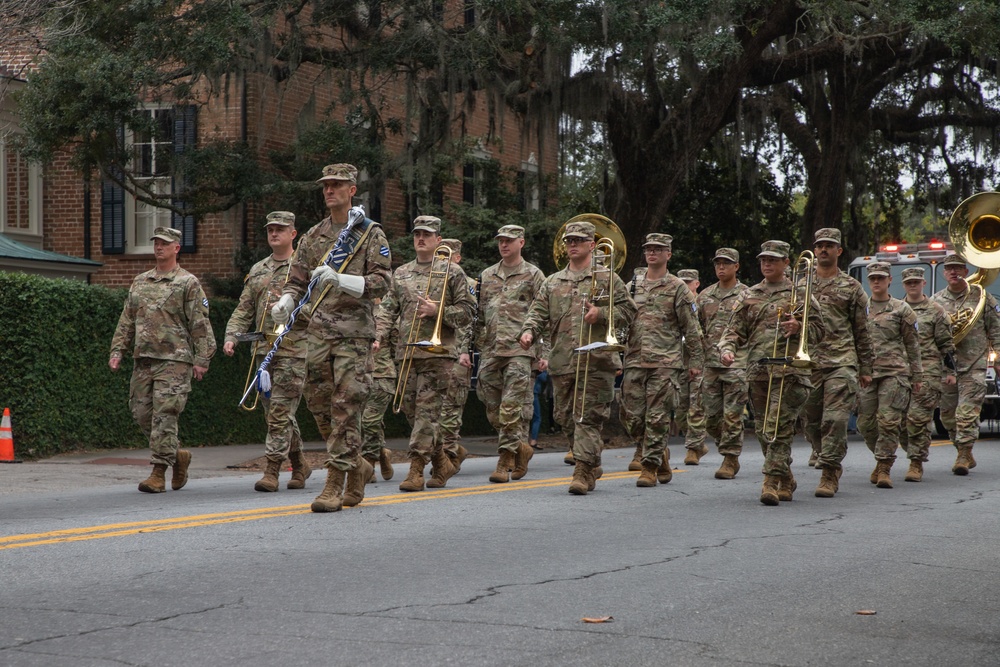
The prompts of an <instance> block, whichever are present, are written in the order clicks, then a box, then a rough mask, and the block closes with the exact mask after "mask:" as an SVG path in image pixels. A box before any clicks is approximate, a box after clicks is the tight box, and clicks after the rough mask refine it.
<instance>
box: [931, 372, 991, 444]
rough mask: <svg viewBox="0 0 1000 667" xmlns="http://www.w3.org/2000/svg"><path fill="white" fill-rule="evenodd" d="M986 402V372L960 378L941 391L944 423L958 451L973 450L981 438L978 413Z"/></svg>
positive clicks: (942, 419) (959, 375)
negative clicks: (961, 448)
mask: <svg viewBox="0 0 1000 667" xmlns="http://www.w3.org/2000/svg"><path fill="white" fill-rule="evenodd" d="M984 400H986V372H985V371H983V370H969V371H966V372H964V373H959V374H958V383H957V384H953V385H944V386H942V387H941V423H942V424H944V427H945V428H946V429H948V433H949V434H950V435H951V441H952V442H953V443H954V444H955V446H956V447H971V446H972V445H974V444H975V442H976V439H977V438H979V413H980V412H981V411H982V409H983V401H984Z"/></svg>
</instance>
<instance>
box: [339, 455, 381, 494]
mask: <svg viewBox="0 0 1000 667" xmlns="http://www.w3.org/2000/svg"><path fill="white" fill-rule="evenodd" d="M362 458H364V459H365V461H368V465H370V466H371V468H372V471H371V472H370V473H368V479H367V480H365V484H374V483H375V482H377V481H378V480H377V479H376V478H375V466H377V465H378V459H377V458H374V459H369V458H367V457H362ZM347 486H348V488H350V486H351V480H350V479H348V480H347ZM345 504H346V503H345Z"/></svg>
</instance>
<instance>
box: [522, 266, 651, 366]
mask: <svg viewBox="0 0 1000 667" xmlns="http://www.w3.org/2000/svg"><path fill="white" fill-rule="evenodd" d="M606 275H609V274H607V273H606V272H602V275H601V276H600V277H599V279H598V281H597V284H598V292H597V297H596V301H595V300H594V298H591V293H590V292H591V282H592V281H591V272H590V267H589V266H588V267H587V268H586V269H584V270H583V271H573V270H571V269H570V268H569V267H566V268H565V269H563V270H562V271H558V272H556V273H554V274H552V275H551V276H549V277H548V278H546V279H545V282H544V283H542V288H541V289H540V290H539V291H538V295H537V296H535V300H534V301H532V302H531V308H530V309H529V310H528V317H527V319H526V320H525V322H524V324H523V326H522V327H521V332H520V333H518V338H520V337H521V334H523V333H524V332H526V331H530V332H531V334H532V336H534V338H535V340H538V338H539V336H541V335H542V334H543V333H547V338H548V342H549V345H550V346H551V348H552V350H551V353H550V355H549V373H550V374H552V375H565V374H568V373H573V372H575V371H576V360H577V355H576V354H575V353H574V352H573V350H574V349H575V348H577V347H580V346H582V345H585V344H587V341H588V339H589V341H590V342H603V341H605V340H606V334H607V330H608V301H609V298H608V290H607V279H606V278H605V277H604V276H606ZM610 276H611V281H612V290H613V292H612V294H613V296H614V302H615V311H614V326H615V328H616V329H617V328H618V327H628V326H629V325H630V324H631V322H632V318H633V317H635V302H634V301H632V297H630V296H629V294H628V290H626V289H625V283H624V282H623V281H622V279H621V278H619V277H618V274H616V273H611V274H610ZM602 284H603V285H604V287H603V288H602V287H601V285H602ZM585 299H590V300H591V302H592V303H593V304H594V305H595V306H597V307H598V308H600V311H601V319H600V320H599V321H598V322H597V324H593V325H588V324H585V323H584V321H583V315H584V313H583V306H584V300H585ZM581 331H582V332H583V333H582V335H581ZM621 367H622V364H621V359H620V358H619V354H618V353H617V352H601V351H597V352H594V353H593V354H591V355H590V368H591V369H592V370H610V371H614V370H618V369H620V368H621Z"/></svg>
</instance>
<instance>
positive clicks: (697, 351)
mask: <svg viewBox="0 0 1000 667" xmlns="http://www.w3.org/2000/svg"><path fill="white" fill-rule="evenodd" d="M646 275H647V274H646V273H645V272H643V273H636V275H635V276H634V277H633V278H632V281H631V282H630V283H629V284H628V291H629V293H630V294H631V295H632V298H633V299H634V300H635V307H636V313H635V317H634V318H633V319H632V325H631V326H630V327H629V333H628V344H627V346H626V348H625V368H696V369H698V370H701V369H702V368H703V367H704V365H705V358H704V348H703V346H702V335H701V327H700V326H698V314H697V310H698V308H697V306H696V305H695V297H694V294H692V293H691V290H689V289H688V286H687V284H685V282H684V281H683V280H681V279H680V278H678V277H677V276H675V275H673V274H672V273H670V272H667V274H666V275H664V276H663V277H662V278H659V279H658V280H649V279H648V278H647V277H646ZM685 353H686V354H685Z"/></svg>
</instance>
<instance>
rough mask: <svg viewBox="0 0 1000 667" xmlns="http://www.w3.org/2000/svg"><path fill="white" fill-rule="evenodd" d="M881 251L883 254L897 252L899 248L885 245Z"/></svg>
mask: <svg viewBox="0 0 1000 667" xmlns="http://www.w3.org/2000/svg"><path fill="white" fill-rule="evenodd" d="M882 250H884V251H885V252H898V251H899V246H898V245H887V246H885V247H883V248H882Z"/></svg>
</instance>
